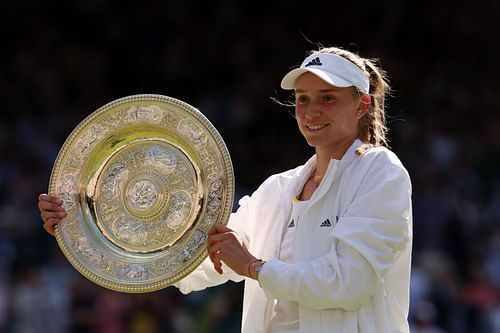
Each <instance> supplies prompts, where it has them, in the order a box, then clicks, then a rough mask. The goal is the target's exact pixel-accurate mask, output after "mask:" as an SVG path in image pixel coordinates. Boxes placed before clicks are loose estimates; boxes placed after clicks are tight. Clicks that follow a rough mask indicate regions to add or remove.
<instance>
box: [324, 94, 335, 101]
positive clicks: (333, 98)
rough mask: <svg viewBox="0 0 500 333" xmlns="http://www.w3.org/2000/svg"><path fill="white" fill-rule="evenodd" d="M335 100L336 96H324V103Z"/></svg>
mask: <svg viewBox="0 0 500 333" xmlns="http://www.w3.org/2000/svg"><path fill="white" fill-rule="evenodd" d="M334 100H335V97H334V96H330V95H325V96H323V102H333V101H334Z"/></svg>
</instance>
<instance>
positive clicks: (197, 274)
mask: <svg viewBox="0 0 500 333" xmlns="http://www.w3.org/2000/svg"><path fill="white" fill-rule="evenodd" d="M248 201H249V197H248V196H245V197H243V198H242V199H241V200H240V201H239V205H240V206H239V208H238V210H237V211H236V212H235V213H232V214H231V216H230V218H229V221H228V227H229V228H231V229H233V230H234V231H236V233H237V234H238V235H239V236H240V237H241V239H242V242H243V243H244V244H247V243H248V239H247V237H246V234H247V233H246V231H245V230H244V228H243V227H244V225H245V223H244V221H246V220H247V215H248ZM222 265H223V266H222V269H223V272H224V273H223V274H219V273H217V271H215V269H214V267H213V264H212V262H211V261H210V258H209V257H207V258H206V259H205V260H204V261H203V262H202V263H201V265H200V266H198V267H197V268H196V269H195V270H194V271H193V272H191V273H190V274H189V275H188V276H186V277H185V278H183V279H182V280H180V281H178V282H177V283H175V284H174V286H175V287H177V288H178V289H179V290H180V291H181V292H182V293H183V294H188V293H190V292H191V291H198V290H203V289H206V288H208V287H212V286H216V285H220V284H223V283H225V282H227V281H228V280H232V281H234V282H239V281H242V280H243V279H244V277H243V276H241V275H239V274H236V273H235V272H234V271H233V270H232V269H230V268H229V267H228V266H226V265H224V263H222Z"/></svg>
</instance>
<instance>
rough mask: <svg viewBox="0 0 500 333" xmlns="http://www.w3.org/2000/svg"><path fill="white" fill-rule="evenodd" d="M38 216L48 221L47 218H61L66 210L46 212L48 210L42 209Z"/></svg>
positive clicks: (64, 215)
mask: <svg viewBox="0 0 500 333" xmlns="http://www.w3.org/2000/svg"><path fill="white" fill-rule="evenodd" d="M40 216H41V217H42V220H43V221H48V220H49V219H51V218H52V219H57V220H58V221H60V220H62V219H63V218H65V217H66V216H68V214H67V213H66V212H48V211H42V212H41V213H40Z"/></svg>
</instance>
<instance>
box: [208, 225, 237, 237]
mask: <svg viewBox="0 0 500 333" xmlns="http://www.w3.org/2000/svg"><path fill="white" fill-rule="evenodd" d="M231 231H233V230H231V229H229V228H228V227H226V226H225V225H224V224H221V223H216V224H214V225H213V226H212V227H211V228H210V230H209V231H208V235H209V236H210V235H215V234H219V233H224V232H231Z"/></svg>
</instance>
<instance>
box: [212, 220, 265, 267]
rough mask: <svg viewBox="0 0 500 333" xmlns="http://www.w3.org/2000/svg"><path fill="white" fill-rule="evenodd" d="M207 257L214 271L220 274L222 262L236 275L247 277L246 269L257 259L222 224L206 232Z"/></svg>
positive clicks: (234, 234)
mask: <svg viewBox="0 0 500 333" xmlns="http://www.w3.org/2000/svg"><path fill="white" fill-rule="evenodd" d="M208 255H209V256H210V260H212V262H213V264H214V268H215V270H216V271H217V272H218V273H219V274H222V262H224V263H225V264H226V265H228V266H229V267H230V268H231V269H232V270H233V271H235V272H236V273H238V274H240V275H243V276H248V274H249V273H248V268H249V265H250V264H251V263H252V262H255V261H256V260H257V259H256V258H255V257H254V256H253V255H251V254H250V252H248V250H247V248H246V247H245V245H243V243H242V242H241V241H240V239H239V237H238V235H237V234H236V232H235V231H233V230H231V229H229V228H228V227H226V226H225V225H223V224H214V226H213V227H212V228H211V229H210V231H209V232H208Z"/></svg>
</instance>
